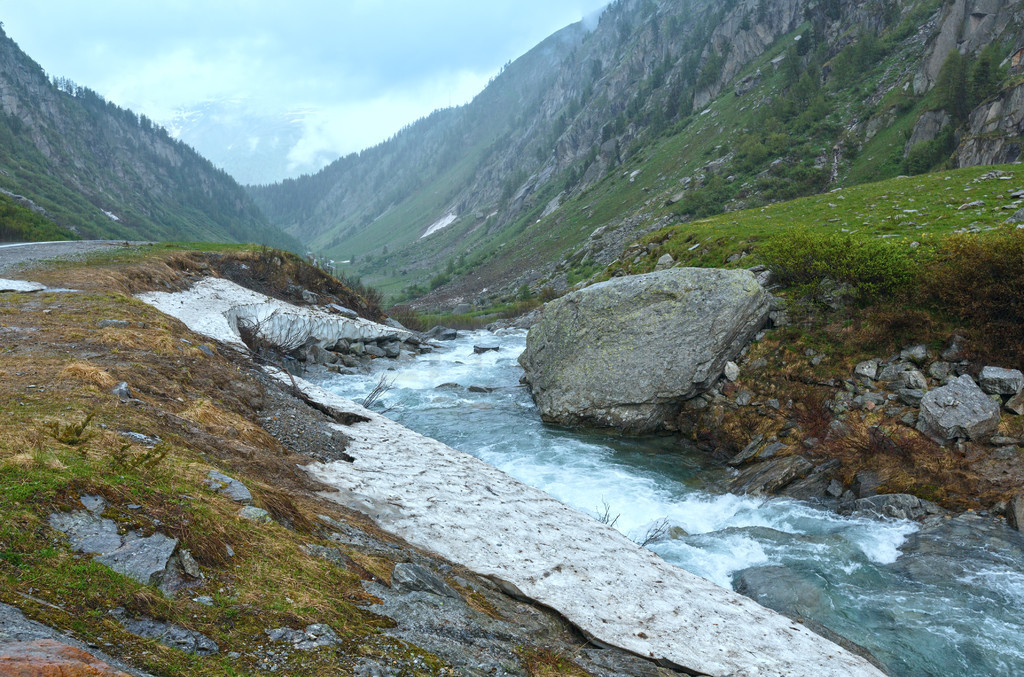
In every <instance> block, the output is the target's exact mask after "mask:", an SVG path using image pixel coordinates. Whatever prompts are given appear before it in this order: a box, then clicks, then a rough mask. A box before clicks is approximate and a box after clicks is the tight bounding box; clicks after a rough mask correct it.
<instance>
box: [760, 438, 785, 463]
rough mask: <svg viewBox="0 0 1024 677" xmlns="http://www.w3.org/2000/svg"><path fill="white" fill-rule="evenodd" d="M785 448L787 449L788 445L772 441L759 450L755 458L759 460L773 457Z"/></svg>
mask: <svg viewBox="0 0 1024 677" xmlns="http://www.w3.org/2000/svg"><path fill="white" fill-rule="evenodd" d="M786 449H789V446H788V445H786V444H783V443H782V442H772V443H771V444H769V445H766V446H765V448H764V449H762V450H761V453H759V454H758V455H757V458H758V459H759V460H765V459H769V458H774V457H776V456H778V455H779V454H780V453H781V452H783V451H785V450H786Z"/></svg>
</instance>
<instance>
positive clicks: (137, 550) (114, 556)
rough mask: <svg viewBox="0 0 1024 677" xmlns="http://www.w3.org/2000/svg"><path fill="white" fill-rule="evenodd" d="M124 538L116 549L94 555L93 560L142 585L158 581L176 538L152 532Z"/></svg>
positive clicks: (176, 544) (175, 543) (155, 583)
mask: <svg viewBox="0 0 1024 677" xmlns="http://www.w3.org/2000/svg"><path fill="white" fill-rule="evenodd" d="M126 541H127V542H126V543H125V544H124V545H122V546H121V547H120V548H118V549H117V550H114V551H113V552H109V553H106V554H103V555H98V556H97V557H96V559H95V561H96V562H99V563H100V564H104V565H106V566H108V567H110V568H111V569H113V570H114V571H116V572H118V573H121V574H124V575H125V576H127V577H128V578H131V579H133V580H135V581H138V582H139V583H142V584H143V585H157V584H159V583H160V582H161V579H162V575H163V573H164V571H165V570H166V569H167V563H168V562H169V561H170V559H171V555H173V554H174V549H175V548H176V547H178V539H176V538H171V537H169V536H165V535H163V534H160V533H156V534H153V535H152V536H148V537H146V538H138V537H136V538H134V539H132V540H128V539H126Z"/></svg>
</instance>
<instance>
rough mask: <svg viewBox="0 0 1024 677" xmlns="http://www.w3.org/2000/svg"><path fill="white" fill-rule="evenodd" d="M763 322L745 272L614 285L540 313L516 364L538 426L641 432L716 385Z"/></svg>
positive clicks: (652, 277)
mask: <svg viewBox="0 0 1024 677" xmlns="http://www.w3.org/2000/svg"><path fill="white" fill-rule="evenodd" d="M768 313H769V296H768V294H767V293H766V292H765V291H764V290H763V289H762V288H761V285H760V284H759V283H758V281H757V280H756V279H755V277H754V275H753V274H752V273H751V272H750V271H747V270H720V269H706V268H671V269H668V270H661V271H657V272H654V273H647V274H645V275H634V276H630V277H623V278H615V279H612V280H608V281H607V282H602V283H599V284H595V285H593V286H590V287H586V288H584V289H580V290H578V291H575V292H572V293H570V294H567V295H566V296H563V297H562V298H560V299H557V300H555V301H552V302H551V303H549V304H548V305H547V306H545V307H544V310H543V312H542V313H541V316H540V320H539V321H538V322H537V324H535V325H534V326H533V328H531V329H530V333H529V336H528V338H527V342H526V350H525V352H524V353H523V355H522V356H521V357H520V358H519V363H520V364H521V365H522V366H523V369H524V370H525V371H526V374H525V376H524V377H523V379H524V382H525V383H527V384H528V386H529V388H530V391H531V393H532V394H533V398H534V400H535V401H536V403H537V406H538V409H539V410H540V414H541V417H542V418H543V419H544V420H545V421H548V422H551V423H558V424H561V425H591V426H596V427H613V428H620V429H623V430H626V431H628V432H632V433H644V432H651V431H654V430H657V429H660V428H662V427H664V425H665V422H666V421H668V420H671V419H672V418H674V417H675V416H676V415H677V414H678V412H679V410H680V408H681V407H682V404H683V403H684V402H685V401H686V400H688V399H691V398H693V397H695V396H697V395H700V394H701V393H702V392H704V391H705V390H707V389H708V388H710V387H711V386H712V385H713V384H714V383H715V382H716V381H717V380H718V379H719V378H720V377H721V376H722V374H723V371H724V370H725V367H726V364H727V363H728V362H729V361H730V360H733V359H735V358H736V356H737V355H739V353H740V351H741V350H742V349H743V347H744V346H745V345H746V344H747V343H748V342H749V341H750V340H751V339H752V338H753V336H754V335H755V334H756V333H757V332H758V330H760V329H761V328H762V327H763V326H764V325H765V323H766V322H767V321H768Z"/></svg>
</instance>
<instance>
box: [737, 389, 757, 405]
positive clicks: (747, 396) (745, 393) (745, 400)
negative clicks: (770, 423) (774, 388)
mask: <svg viewBox="0 0 1024 677" xmlns="http://www.w3.org/2000/svg"><path fill="white" fill-rule="evenodd" d="M753 399H754V395H753V394H752V393H751V392H750V391H749V390H741V391H740V392H739V394H738V395H737V396H736V406H738V407H745V406H747V405H749V404H750V402H751V401H752V400H753Z"/></svg>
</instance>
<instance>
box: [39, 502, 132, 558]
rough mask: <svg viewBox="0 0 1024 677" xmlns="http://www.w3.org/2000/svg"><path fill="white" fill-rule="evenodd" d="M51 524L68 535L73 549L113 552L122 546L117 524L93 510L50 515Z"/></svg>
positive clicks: (98, 552) (91, 552)
mask: <svg viewBox="0 0 1024 677" xmlns="http://www.w3.org/2000/svg"><path fill="white" fill-rule="evenodd" d="M49 521H50V526H51V527H53V528H54V529H56V530H57V531H60V532H63V533H64V534H65V535H66V536H67V537H68V543H69V544H70V545H71V547H72V549H74V550H76V551H78V552H84V553H90V554H102V553H107V552H113V551H115V550H117V549H118V548H120V547H121V535H120V534H118V533H117V524H116V523H115V522H114V520H111V519H102V518H100V517H97V516H96V515H94V514H93V513H91V512H85V511H82V510H79V511H77V512H70V513H68V512H58V513H53V514H52V515H50V520H49Z"/></svg>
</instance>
